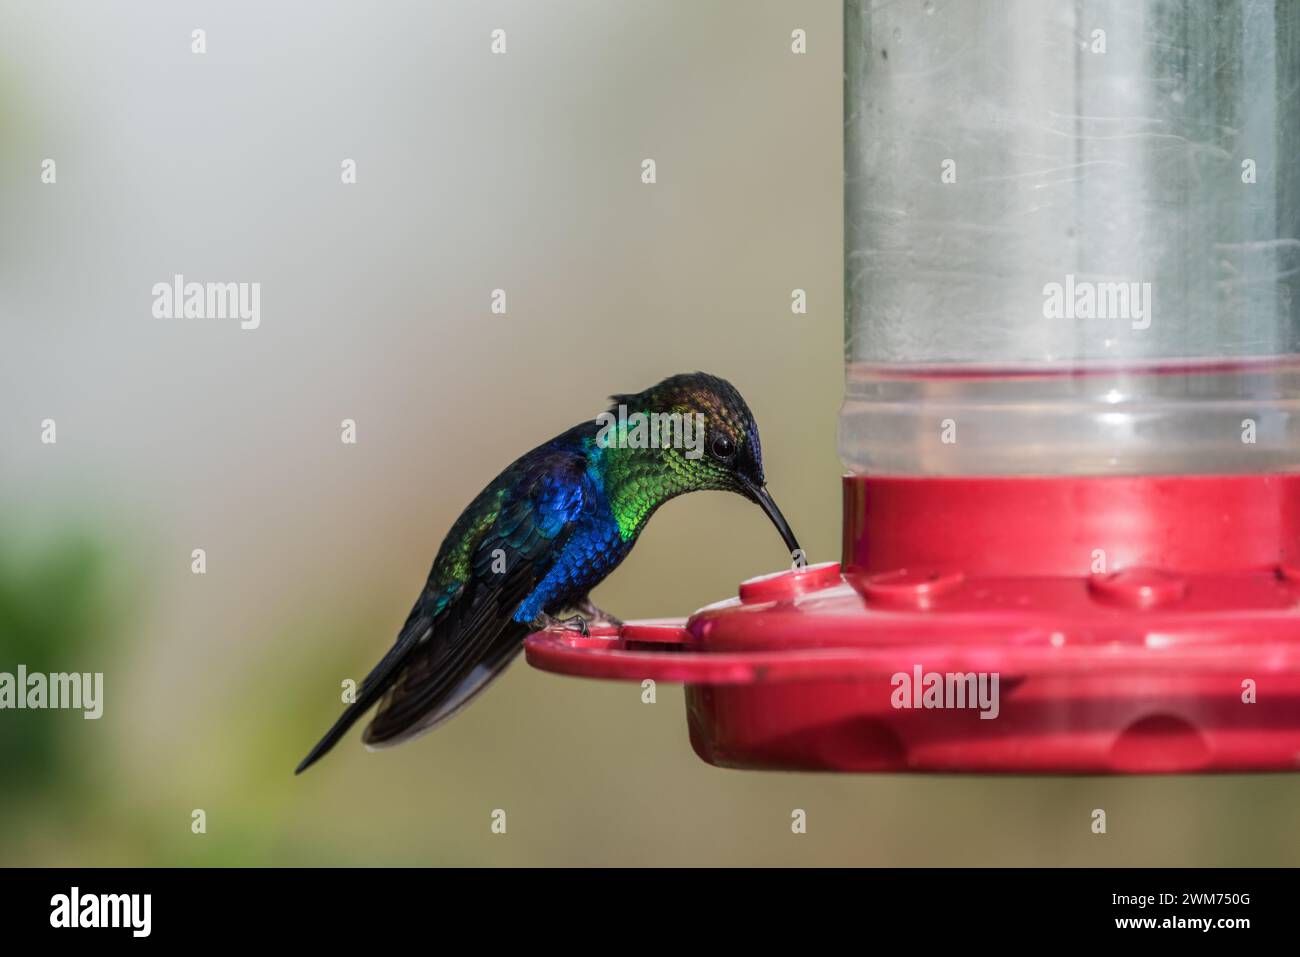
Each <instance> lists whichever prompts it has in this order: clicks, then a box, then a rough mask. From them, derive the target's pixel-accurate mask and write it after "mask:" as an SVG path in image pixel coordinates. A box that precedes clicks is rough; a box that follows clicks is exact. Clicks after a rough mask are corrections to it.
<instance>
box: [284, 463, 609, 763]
mask: <svg viewBox="0 0 1300 957" xmlns="http://www.w3.org/2000/svg"><path fill="white" fill-rule="evenodd" d="M586 469H587V463H586V459H585V457H584V456H582V455H581V454H578V453H576V452H574V451H573V450H572V449H566V448H560V447H546V446H543V447H541V448H539V449H536V450H534V451H533V452H531V453H529V454H528V455H527V456H525V457H524V458H523V459H520V460H519V461H518V462H516V463H515V464H514V465H513V466H511V467H510V468H509V469H507V470H506V472H505V473H503V474H502V476H501V478H500V479H499V480H498V482H500V483H501V484H500V486H499V487H498V488H497V489H496V490H495V491H494V489H493V487H492V486H490V487H489V489H487V490H485V493H484V494H485V495H489V496H491V497H492V498H493V499H495V502H496V504H495V505H494V506H493V507H492V508H491V510H489V511H488V512H486V513H485V514H483V513H480V514H478V515H473V509H474V506H472V505H471V507H470V509H467V510H466V515H465V516H462V518H461V520H458V521H457V523H456V526H457V527H464V525H465V524H468V525H469V527H471V528H472V529H473V531H472V534H471V538H469V539H468V540H465V541H463V542H454V541H452V539H453V537H454V536H455V535H456V528H455V527H454V528H453V530H452V534H451V535H449V536H448V543H447V544H444V547H443V549H442V550H440V552H439V557H438V559H437V560H436V561H435V562H434V569H433V572H432V573H431V574H430V576H429V584H428V585H427V586H426V588H425V591H424V592H423V593H422V594H421V596H420V599H419V600H418V601H417V602H416V604H415V607H414V608H413V609H412V610H411V614H410V616H409V617H408V619H407V622H406V625H405V626H404V627H403V628H402V632H401V634H400V635H399V636H398V639H397V642H396V643H395V644H394V645H393V647H392V648H391V649H390V650H389V652H388V653H387V654H386V655H385V656H384V658H383V660H381V661H380V663H379V664H378V665H377V666H376V667H375V668H374V669H373V670H372V671H371V673H370V674H369V675H368V676H367V677H366V679H365V680H364V681H363V682H362V684H361V687H360V689H359V690H358V692H357V699H356V701H355V702H354V703H353V704H351V705H349V707H348V709H347V710H346V711H345V712H344V713H343V715H342V716H341V717H340V718H339V720H338V721H337V722H335V725H334V727H333V728H331V729H330V730H329V732H327V733H326V735H325V737H324V738H322V739H321V741H320V742H319V743H318V744H317V745H316V747H315V748H313V749H312V751H311V753H310V754H308V756H307V757H306V758H305V759H304V760H303V762H302V764H300V765H299V771H302V770H304V769H305V768H307V767H308V766H309V765H310V764H312V763H313V762H314V761H316V760H317V759H318V758H319V757H320V756H321V755H323V754H324V753H325V752H326V751H328V750H329V749H330V748H331V747H333V745H334V744H335V743H336V742H337V741H338V739H339V738H341V737H342V736H343V734H344V733H345V732H346V731H347V729H348V728H349V727H350V726H351V725H352V724H353V723H354V722H355V721H356V720H357V719H358V718H359V717H360V716H361V715H362V714H363V713H365V711H366V710H368V709H369V708H370V706H371V705H373V704H374V702H375V701H376V700H377V699H379V698H380V697H381V696H382V698H383V700H382V702H381V704H380V707H379V710H378V712H377V713H376V714H375V717H374V719H373V720H372V721H371V723H370V725H369V727H367V728H366V732H365V735H364V740H365V742H366V744H367V745H369V746H371V747H382V746H384V745H388V744H396V743H397V742H399V741H404V740H406V739H408V738H411V737H414V736H415V735H417V734H420V733H422V732H424V731H427V730H430V729H431V728H432V727H433V725H434V724H437V723H439V722H440V721H442V720H445V719H446V718H447V717H450V716H451V714H453V713H454V712H455V711H457V710H459V708H460V707H463V705H464V704H465V703H466V702H467V701H468V700H469V698H470V697H472V696H473V695H474V694H476V693H477V692H478V691H480V690H482V688H483V687H484V686H485V685H486V683H487V682H488V681H490V680H491V678H493V677H494V676H495V675H496V674H498V673H499V672H500V671H501V670H502V669H503V668H504V667H505V666H506V665H507V664H509V662H510V660H511V658H512V657H513V655H514V653H515V652H516V651H517V650H518V648H519V643H520V641H521V640H522V639H523V637H524V635H526V634H527V633H528V627H527V625H524V624H521V623H518V622H515V621H514V620H513V616H514V612H515V610H516V609H517V608H518V607H519V604H520V603H521V602H522V601H523V600H524V599H525V598H526V597H527V596H528V594H529V593H530V592H531V591H532V590H533V589H534V588H535V587H536V586H537V583H538V582H539V581H540V580H541V579H542V577H543V576H544V575H545V574H546V572H547V571H548V570H549V569H550V567H551V565H552V564H553V563H554V561H555V558H556V556H557V555H558V554H559V552H560V551H561V549H562V548H563V545H564V541H565V540H566V538H567V536H568V535H569V534H570V533H571V532H572V530H573V526H574V520H575V519H576V518H577V517H578V516H579V515H580V514H581V513H582V510H583V508H584V507H585V506H586V505H587V504H588V503H589V502H590V501H591V497H592V492H593V489H592V486H591V480H590V478H588V476H587V474H586ZM498 482H494V483H493V486H498ZM476 501H477V500H476ZM466 516H472V517H473V520H472V521H470V522H468V523H466ZM449 545H450V546H451V547H450V550H449ZM462 554H463V555H464V557H465V558H466V562H465V567H464V569H463V570H462V571H463V573H462V574H461V575H458V576H456V578H455V579H454V580H447V576H446V575H445V574H444V571H445V570H444V569H442V568H440V566H441V565H444V564H447V563H448V562H450V561H452V560H453V559H454V558H456V557H457V555H462Z"/></svg>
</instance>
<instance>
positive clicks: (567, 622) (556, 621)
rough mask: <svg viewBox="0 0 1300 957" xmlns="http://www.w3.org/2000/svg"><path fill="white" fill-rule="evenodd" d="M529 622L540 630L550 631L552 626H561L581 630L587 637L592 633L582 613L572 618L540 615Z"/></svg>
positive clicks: (566, 629)
mask: <svg viewBox="0 0 1300 957" xmlns="http://www.w3.org/2000/svg"><path fill="white" fill-rule="evenodd" d="M529 624H530V625H531V626H532V627H533V628H536V629H537V630H538V631H549V630H550V629H552V628H559V629H562V630H564V631H576V632H579V633H580V634H581V635H582V637H584V638H587V637H589V636H590V635H591V631H590V629H588V627H587V619H585V618H583V617H582V616H581V615H573V616H572V617H570V618H555V617H553V616H551V615H538V616H537V618H536V619H534V620H533V621H531V622H529Z"/></svg>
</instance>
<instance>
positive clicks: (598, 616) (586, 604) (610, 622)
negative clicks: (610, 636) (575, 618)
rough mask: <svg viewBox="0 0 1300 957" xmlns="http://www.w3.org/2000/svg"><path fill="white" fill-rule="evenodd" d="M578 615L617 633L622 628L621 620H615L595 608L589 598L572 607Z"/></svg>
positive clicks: (608, 614) (607, 613)
mask: <svg viewBox="0 0 1300 957" xmlns="http://www.w3.org/2000/svg"><path fill="white" fill-rule="evenodd" d="M573 607H574V608H575V609H576V610H577V611H578V613H579V614H580V615H582V616H583V617H584V618H586V619H587V621H589V622H591V623H592V624H595V625H604V626H605V627H607V628H613V629H614V630H615V631H618V630H619V629H620V628H622V627H623V620H622V619H621V618H615V617H614V616H613V615H611V614H610V613H609V612H607V611H605V610H604V609H601V608H597V607H596V605H595V604H594V603H593V602H592V600H591V599H590V598H584V599H582V601H580V602H578V604H576V605H574V606H573Z"/></svg>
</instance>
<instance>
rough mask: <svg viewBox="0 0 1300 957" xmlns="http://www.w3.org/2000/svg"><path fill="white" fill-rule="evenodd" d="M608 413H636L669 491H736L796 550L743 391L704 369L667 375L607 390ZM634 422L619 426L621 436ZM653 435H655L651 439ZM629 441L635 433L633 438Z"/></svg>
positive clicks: (632, 430)
mask: <svg viewBox="0 0 1300 957" xmlns="http://www.w3.org/2000/svg"><path fill="white" fill-rule="evenodd" d="M612 399H613V401H614V409H613V410H612V412H611V413H609V414H612V415H620V414H622V412H621V410H625V411H626V414H627V415H629V416H631V415H634V414H635V413H638V412H639V413H641V414H642V415H643V416H644V417H645V418H644V419H642V420H640V424H642V425H643V426H644V427H645V429H646V432H645V441H647V442H650V443H653V446H655V448H656V450H655V451H654V455H655V457H656V459H657V462H658V466H659V468H660V469H662V470H664V471H665V472H666V480H667V482H668V483H669V486H670V487H671V494H674V495H675V494H680V493H681V492H694V491H705V490H710V489H713V490H720V491H727V492H736V493H738V494H740V495H743V496H745V498H747V499H749V500H750V501H751V502H754V503H756V504H757V505H758V506H759V507H760V508H762V509H763V511H764V512H765V513H766V514H767V517H768V518H770V519H771V520H772V523H773V524H774V525H775V526H776V528H777V531H779V532H780V533H781V538H782V539H783V540H784V541H785V545H786V548H788V549H789V550H790V551H791V553H794V552H796V551H798V550H799V543H798V541H797V540H796V539H795V537H794V533H793V532H792V531H791V530H790V526H789V524H788V523H787V522H786V520H785V517H784V516H782V514H781V510H780V509H778V508H777V507H776V502H774V501H773V500H772V496H771V495H770V494H768V491H767V484H766V478H765V476H764V474H763V450H762V446H761V445H760V444H759V439H758V425H757V423H755V421H754V415H753V413H752V412H750V411H749V405H748V404H747V403H746V402H745V399H744V397H743V396H742V395H741V394H740V393H739V392H738V391H737V390H736V387H735V386H733V385H732V384H731V383H730V382H728V381H727V380H726V379H720V378H718V377H717V376H713V375H709V374H708V373H705V372H691V373H683V374H681V375H675V376H670V377H669V378H667V379H664V380H663V381H662V382H660V383H659V384H657V385H654V386H651V387H650V388H649V389H646V390H645V391H644V392H639V393H636V394H635V395H615V396H612ZM636 427H637V424H636V423H633V424H632V425H631V426H630V429H631V431H630V430H629V428H624V431H623V433H622V437H623V438H624V439H625V440H626V439H627V437H629V436H635V432H634V430H635V428H636ZM656 440H657V441H656ZM633 441H635V439H633Z"/></svg>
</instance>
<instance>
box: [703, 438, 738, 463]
mask: <svg viewBox="0 0 1300 957" xmlns="http://www.w3.org/2000/svg"><path fill="white" fill-rule="evenodd" d="M709 450H710V451H711V452H712V453H713V457H714V458H716V459H719V460H720V461H723V462H726V461H727V460H728V459H730V458H731V457H732V456H733V455H735V454H736V443H735V442H732V441H731V436H729V435H727V434H726V433H725V432H719V433H718V434H717V435H715V436H714V437H713V441H712V442H711V443H709Z"/></svg>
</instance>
